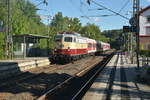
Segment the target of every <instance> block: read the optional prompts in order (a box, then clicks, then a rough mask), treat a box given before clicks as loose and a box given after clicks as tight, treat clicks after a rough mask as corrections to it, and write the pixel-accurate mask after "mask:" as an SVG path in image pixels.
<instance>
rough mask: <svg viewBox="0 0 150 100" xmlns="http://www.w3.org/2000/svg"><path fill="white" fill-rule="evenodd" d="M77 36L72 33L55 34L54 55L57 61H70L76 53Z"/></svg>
mask: <svg viewBox="0 0 150 100" xmlns="http://www.w3.org/2000/svg"><path fill="white" fill-rule="evenodd" d="M75 39H76V38H75V36H73V35H71V34H60V33H58V34H57V35H56V36H55V42H56V47H55V50H54V55H53V56H52V57H53V59H54V60H55V61H64V62H65V61H70V60H72V57H71V56H72V55H73V54H74V47H75V45H76V44H75V42H74V41H75Z"/></svg>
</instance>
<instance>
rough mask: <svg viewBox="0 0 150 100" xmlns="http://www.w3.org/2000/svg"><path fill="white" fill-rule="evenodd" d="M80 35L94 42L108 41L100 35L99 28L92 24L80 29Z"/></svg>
mask: <svg viewBox="0 0 150 100" xmlns="http://www.w3.org/2000/svg"><path fill="white" fill-rule="evenodd" d="M80 33H81V34H82V35H83V36H86V37H89V38H92V39H95V40H100V41H104V42H108V39H107V38H106V37H105V36H104V35H102V34H101V31H100V29H99V27H98V26H96V25H94V24H87V25H86V26H84V27H83V28H82V29H81V32H80Z"/></svg>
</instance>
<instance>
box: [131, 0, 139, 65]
mask: <svg viewBox="0 0 150 100" xmlns="http://www.w3.org/2000/svg"><path fill="white" fill-rule="evenodd" d="M139 11H140V0H133V17H134V18H135V19H136V34H135V35H136V59H137V67H138V68H139V30H140V27H139Z"/></svg>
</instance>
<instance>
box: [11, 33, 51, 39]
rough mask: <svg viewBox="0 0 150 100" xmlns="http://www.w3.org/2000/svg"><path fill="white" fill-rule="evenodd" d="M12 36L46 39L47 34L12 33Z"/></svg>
mask: <svg viewBox="0 0 150 100" xmlns="http://www.w3.org/2000/svg"><path fill="white" fill-rule="evenodd" d="M13 37H20V38H24V37H25V38H26V37H27V38H36V39H44V38H45V39H48V38H49V36H43V35H35V34H20V35H13Z"/></svg>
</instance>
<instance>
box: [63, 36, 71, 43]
mask: <svg viewBox="0 0 150 100" xmlns="http://www.w3.org/2000/svg"><path fill="white" fill-rule="evenodd" d="M64 41H65V42H72V37H65V39H64Z"/></svg>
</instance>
